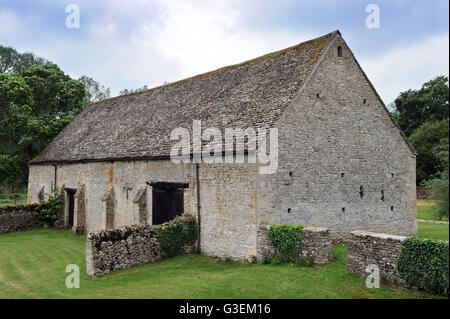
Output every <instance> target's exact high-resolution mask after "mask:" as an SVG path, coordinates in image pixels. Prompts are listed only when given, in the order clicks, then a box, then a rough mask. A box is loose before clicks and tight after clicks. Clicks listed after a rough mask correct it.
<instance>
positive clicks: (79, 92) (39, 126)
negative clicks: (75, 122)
mask: <svg viewBox="0 0 450 319" xmlns="http://www.w3.org/2000/svg"><path fill="white" fill-rule="evenodd" d="M84 96H85V89H84V87H83V85H82V84H81V83H79V82H78V81H76V80H72V79H71V78H70V77H69V76H68V75H66V74H64V72H63V71H62V70H61V69H59V68H58V66H56V65H55V64H50V63H47V64H45V65H35V66H31V67H30V68H29V69H23V68H22V70H21V72H20V73H12V74H0V184H2V185H5V186H10V187H12V188H20V187H23V186H24V185H25V184H26V181H27V178H28V176H27V175H28V169H27V163H28V162H29V161H30V160H31V159H32V158H33V157H35V156H36V155H38V154H39V153H40V152H41V151H42V150H43V149H44V148H45V147H46V146H47V145H48V143H49V142H50V141H51V140H52V139H53V138H55V137H56V135H58V134H59V132H60V131H61V130H62V129H63V128H64V127H65V126H66V125H67V124H68V123H69V122H70V121H71V120H72V119H73V118H74V117H75V116H76V115H77V114H78V113H79V112H80V111H81V109H82V107H83V98H84Z"/></svg>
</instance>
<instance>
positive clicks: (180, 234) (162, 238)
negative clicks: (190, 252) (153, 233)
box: [158, 218, 197, 257]
mask: <svg viewBox="0 0 450 319" xmlns="http://www.w3.org/2000/svg"><path fill="white" fill-rule="evenodd" d="M196 239H197V221H196V219H195V218H192V220H191V221H190V222H189V224H188V225H187V227H183V225H182V224H180V223H179V222H178V221H176V220H174V221H170V222H168V223H167V225H164V226H161V227H159V228H158V240H159V244H160V246H161V250H162V251H163V252H164V253H165V254H166V256H168V257H171V256H175V255H178V254H179V253H180V252H181V248H182V247H183V246H184V245H186V244H190V243H193V242H194V241H195V240H196Z"/></svg>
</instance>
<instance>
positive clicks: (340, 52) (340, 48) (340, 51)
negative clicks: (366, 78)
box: [337, 46, 342, 57]
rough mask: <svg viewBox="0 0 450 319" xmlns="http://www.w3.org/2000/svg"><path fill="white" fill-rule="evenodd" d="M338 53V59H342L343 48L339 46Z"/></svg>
mask: <svg viewBox="0 0 450 319" xmlns="http://www.w3.org/2000/svg"><path fill="white" fill-rule="evenodd" d="M337 52H338V57H342V47H341V46H338V48H337Z"/></svg>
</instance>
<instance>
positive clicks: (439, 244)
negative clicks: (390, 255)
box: [398, 237, 449, 296]
mask: <svg viewBox="0 0 450 319" xmlns="http://www.w3.org/2000/svg"><path fill="white" fill-rule="evenodd" d="M448 249H449V245H448V241H441V240H431V239H423V238H417V237H411V238H407V239H405V241H404V242H403V244H402V250H401V254H400V257H399V259H398V272H399V274H400V275H401V277H402V278H403V279H405V281H406V284H407V285H409V286H414V287H417V288H419V289H422V290H425V291H427V292H430V293H434V294H439V295H444V296H448V286H449V273H448V272H449V264H448V263H449V259H448V253H449V251H448Z"/></svg>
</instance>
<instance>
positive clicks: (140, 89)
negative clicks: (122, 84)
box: [120, 85, 148, 95]
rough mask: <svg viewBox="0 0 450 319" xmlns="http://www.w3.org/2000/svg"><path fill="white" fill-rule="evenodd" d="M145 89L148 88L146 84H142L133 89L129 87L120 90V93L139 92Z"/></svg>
mask: <svg viewBox="0 0 450 319" xmlns="http://www.w3.org/2000/svg"><path fill="white" fill-rule="evenodd" d="M145 90H148V86H147V85H144V86H143V87H141V88H137V89H134V90H133V89H131V90H128V89H124V90H121V91H120V95H124V94H130V93H136V92H141V91H145Z"/></svg>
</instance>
